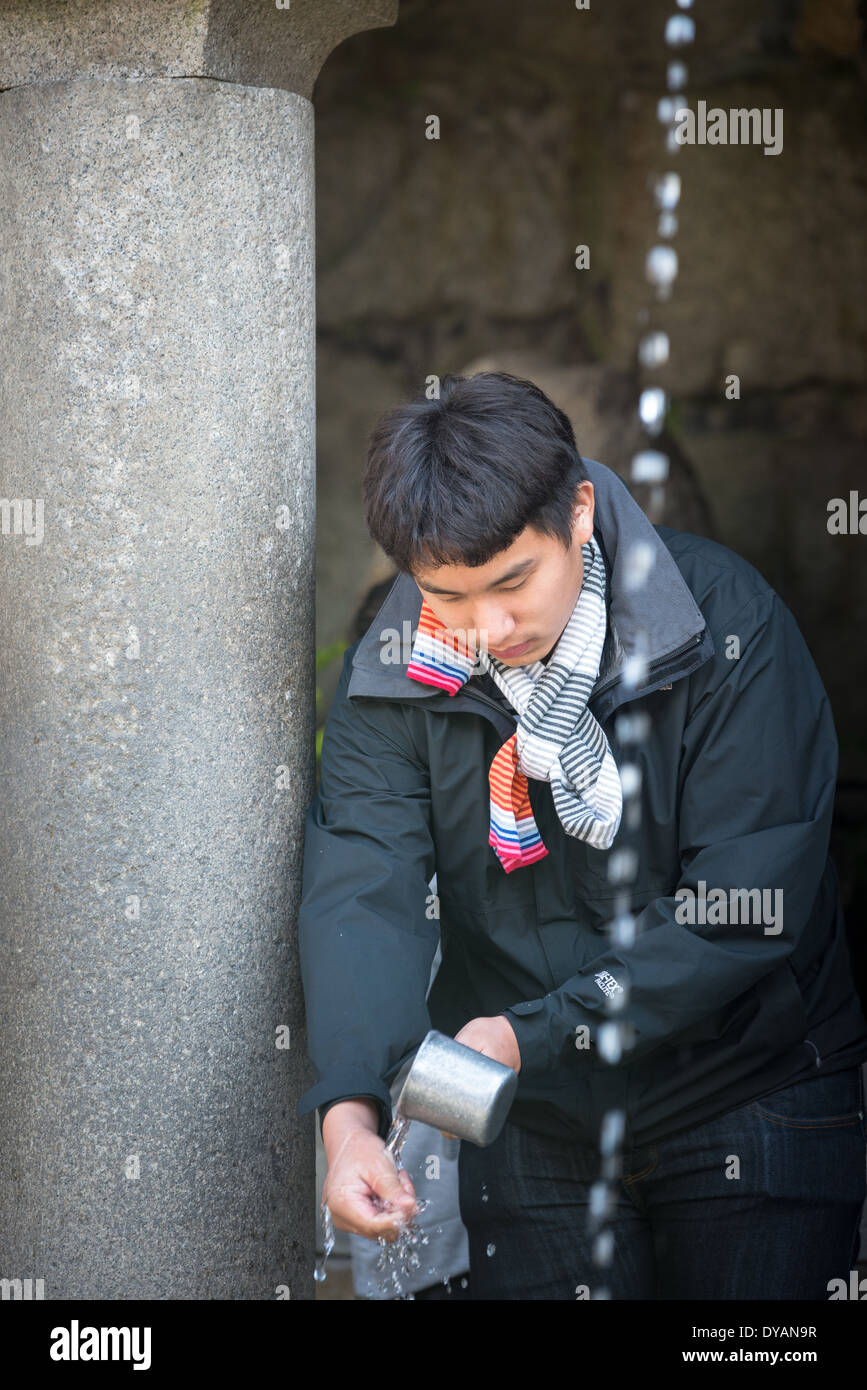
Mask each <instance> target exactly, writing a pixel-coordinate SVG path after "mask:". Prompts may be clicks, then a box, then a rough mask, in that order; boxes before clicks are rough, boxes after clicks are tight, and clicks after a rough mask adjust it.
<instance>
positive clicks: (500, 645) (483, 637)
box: [474, 604, 518, 652]
mask: <svg viewBox="0 0 867 1390" xmlns="http://www.w3.org/2000/svg"><path fill="white" fill-rule="evenodd" d="M474 622H475V623H476V644H477V646H482V645H484V646H485V648H486V649H487V650H493V651H496V652H501V651H504V650H505V649H506V648H507V647H514V646H515V645H516V642H517V635H518V634H517V628H516V624H515V620H514V618H513V617H512V616H511V615H510V614H509V612H508V611H507V610H506V609H505V608H503V607H498V606H496V605H491V604H488V605H487V606H486V607H484V608H482V609H480V610H478V611H477V612H476V614H475V615H474Z"/></svg>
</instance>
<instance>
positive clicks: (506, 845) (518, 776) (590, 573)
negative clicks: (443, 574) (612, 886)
mask: <svg viewBox="0 0 867 1390" xmlns="http://www.w3.org/2000/svg"><path fill="white" fill-rule="evenodd" d="M581 554H582V557H583V561H584V579H583V583H582V585H581V589H580V592H579V594H578V599H577V602H576V604H575V607H574V609H573V610H572V616H571V617H570V619H569V621H568V623H567V624H566V626H565V628H564V629H563V632H562V634H561V636H560V640H559V641H558V643H557V645H556V647H555V648H554V651H553V653H552V656H551V660H550V661H549V662H548V663H547V665H546V664H545V663H544V662H541V661H533V662H531V663H530V664H529V665H527V666H506V665H504V663H503V662H502V661H498V660H497V658H496V657H495V656H491V655H490V653H489V652H487V651H486V650H485V649H484V648H481V649H479V651H478V656H477V655H476V652H475V651H473V650H472V649H471V648H470V647H469V646H468V645H467V643H466V642H464V641H462V640H461V639H460V638H458V637H455V636H454V635H452V636H448V635H447V634H448V633H449V629H448V628H447V627H446V625H445V624H444V623H442V622H440V620H439V618H437V617H436V615H435V614H434V612H433V610H432V609H431V608H430V607H429V605H428V603H427V600H426V599H424V600H422V606H421V612H420V614H419V620H418V629H417V632H416V638H415V641H414V643H413V648H412V654H411V656H410V661H409V665H408V666H407V671H406V674H407V675H408V676H409V677H410V678H411V679H412V680H416V681H423V682H424V683H426V684H428V685H436V686H439V687H440V689H441V690H445V691H446V693H447V694H448V695H455V694H456V693H457V691H458V690H459V689H460V688H461V686H462V685H463V684H464V683H465V682H466V681H467V680H469V678H470V676H471V675H472V674H473V671H474V669H477V666H479V665H480V666H481V667H482V669H484V670H486V671H488V672H490V675H491V676H492V678H493V679H494V680H495V681H496V682H497V685H498V686H499V687H500V689H501V690H502V691H503V694H504V695H505V696H506V697H507V699H508V700H509V701H510V703H511V704H512V706H513V707H514V709H515V710H516V711H517V713H518V727H517V729H516V731H515V733H514V734H512V736H511V738H509V739H508V740H507V741H506V742H505V743H504V744H503V746H502V748H501V749H500V750H499V752H498V753H497V754H496V756H495V758H494V760H493V762H492V763H491V767H490V771H489V773H488V782H489V785H490V797H491V829H490V835H489V836H488V843H489V844H490V845H492V846H493V848H494V850H495V851H496V853H497V856H498V858H499V860H500V863H501V864H502V866H503V868H504V869H505V871H506V873H507V874H510V873H511V872H512V871H513V869H519V868H521V867H522V866H523V865H525V864H532V863H533V862H534V861H535V860H537V859H541V858H542V857H543V856H544V855H546V854H547V853H548V851H547V849H546V848H545V846H544V844H543V843H542V837H541V835H540V834H539V830H538V827H537V825H536V822H535V820H534V818H533V812H532V810H531V807H530V791H529V784H528V781H527V778H528V777H533V778H536V779H537V780H538V781H541V782H550V784H551V794H552V796H553V799H554V806H555V808H556V811H557V815H558V816H559V817H560V820H561V822H562V824H563V828H564V830H565V831H566V833H567V834H568V835H574V836H576V837H577V838H578V839H580V840H586V841H587V843H588V844H590V845H594V846H595V847H596V848H597V849H608V848H609V847H610V845H611V843H612V841H613V839H614V837H615V835H616V834H617V830H618V827H619V825H620V816H621V813H622V810H623V798H622V789H621V786H620V775H619V773H618V771H617V764H616V763H615V761H614V757H613V755H612V753H611V749H610V747H609V744H608V740H607V738H606V737H605V734H604V733H603V731H602V729H601V728H600V726H599V724H598V723H597V721H596V720H595V719H594V717H593V715H592V714H591V713H590V711H589V710H588V708H587V700H588V698H589V695H590V692H591V690H592V689H593V686H594V684H595V682H596V679H597V677H598V675H599V663H600V660H601V657H602V646H603V643H604V641H605V631H606V625H607V612H606V606H605V596H606V579H605V563H604V561H603V558H602V552H601V551H600V549H599V546H598V544H597V541H596V538H595V536H591V538H590V540H589V541H588V542H587V543H586V544H585V545H583V546H582V547H581Z"/></svg>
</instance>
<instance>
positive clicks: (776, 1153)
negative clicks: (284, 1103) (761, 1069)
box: [459, 1066, 867, 1301]
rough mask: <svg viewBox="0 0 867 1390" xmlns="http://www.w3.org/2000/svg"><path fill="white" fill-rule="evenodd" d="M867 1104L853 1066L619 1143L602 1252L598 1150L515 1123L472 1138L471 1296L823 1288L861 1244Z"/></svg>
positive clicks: (722, 1293) (822, 1294)
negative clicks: (595, 1205)
mask: <svg viewBox="0 0 867 1390" xmlns="http://www.w3.org/2000/svg"><path fill="white" fill-rule="evenodd" d="M864 1110H865V1105H864V1083H863V1076H862V1071H861V1067H860V1066H855V1067H852V1068H851V1069H849V1070H846V1071H840V1072H836V1073H835V1074H833V1075H831V1076H824V1077H822V1076H820V1077H813V1078H810V1079H809V1080H808V1081H801V1082H798V1084H797V1085H794V1086H788V1087H786V1088H785V1089H783V1090H780V1091H775V1092H774V1094H773V1095H769V1096H764V1097H763V1098H762V1100H761V1101H752V1102H750V1103H749V1104H748V1105H744V1106H742V1107H740V1108H739V1109H737V1110H730V1111H729V1112H728V1114H726V1115H721V1116H720V1117H719V1118H718V1119H715V1120H711V1121H709V1122H708V1123H707V1124H703V1125H699V1126H697V1127H696V1128H695V1129H690V1130H687V1131H686V1132H684V1133H682V1134H678V1135H675V1137H674V1138H672V1139H666V1140H662V1141H660V1142H659V1143H656V1144H650V1145H648V1146H647V1147H646V1148H640V1149H631V1150H623V1153H622V1158H623V1167H622V1172H621V1176H620V1178H619V1179H615V1181H614V1183H613V1186H614V1189H615V1192H616V1194H617V1201H616V1206H615V1207H614V1208H613V1209H612V1211H611V1212H610V1215H609V1217H608V1221H607V1224H609V1225H610V1227H611V1229H612V1230H613V1234H614V1244H613V1254H612V1256H611V1259H610V1263H608V1264H607V1265H603V1266H602V1267H600V1266H598V1265H597V1264H595V1263H594V1259H593V1244H594V1239H595V1236H596V1234H598V1232H599V1230H600V1227H599V1226H598V1225H595V1226H594V1227H593V1229H592V1230H589V1229H588V1204H589V1194H590V1188H591V1187H592V1185H593V1184H594V1183H596V1182H598V1181H599V1178H600V1172H601V1167H600V1165H601V1162H602V1160H601V1156H600V1154H599V1153H598V1152H597V1151H596V1150H595V1149H593V1148H581V1147H579V1146H576V1145H575V1144H573V1143H571V1142H569V1141H568V1140H562V1139H554V1138H550V1137H549V1136H547V1135H541V1134H536V1133H530V1131H529V1130H525V1129H520V1128H519V1127H518V1126H517V1125H514V1124H511V1123H507V1124H506V1125H505V1126H504V1128H503V1131H502V1133H501V1134H500V1135H499V1137H498V1138H497V1139H496V1140H495V1141H494V1143H493V1144H491V1145H490V1146H489V1147H488V1148H486V1149H480V1148H478V1147H477V1146H476V1145H474V1144H462V1145H461V1148H460V1160H459V1173H460V1207H461V1216H462V1218H463V1221H464V1224H465V1225H466V1227H467V1231H468V1233H469V1243H470V1289H471V1290H472V1297H473V1298H474V1299H495V1298H517V1299H575V1298H576V1297H583V1298H587V1297H591V1298H592V1297H599V1296H600V1295H601V1296H602V1297H605V1296H606V1294H605V1293H604V1292H603V1291H604V1290H605V1289H607V1290H608V1294H607V1296H608V1297H610V1298H612V1299H621V1298H623V1299H654V1298H655V1299H694V1298H708V1299H710V1298H715V1299H737V1298H745V1299H747V1298H748V1299H773V1298H781V1299H820V1300H823V1301H824V1300H827V1299H828V1296H829V1295H828V1281H829V1280H831V1279H835V1278H842V1279H844V1280H845V1281H846V1283H847V1284H848V1280H849V1271H850V1270H852V1269H854V1268H855V1262H856V1259H857V1256H858V1247H859V1231H858V1226H859V1221H860V1216H861V1208H862V1205H863V1203H864V1199H865V1195H867V1128H865V1116H864ZM735 1160H736V1161H735ZM736 1174H739V1176H736ZM488 1252H490V1253H488ZM581 1286H585V1288H584V1289H582V1288H581ZM588 1291H589V1292H588Z"/></svg>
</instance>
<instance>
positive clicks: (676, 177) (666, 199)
mask: <svg viewBox="0 0 867 1390" xmlns="http://www.w3.org/2000/svg"><path fill="white" fill-rule="evenodd" d="M653 200H654V202H655V203H656V206H657V207H658V208H664V209H665V210H666V211H668V212H671V211H673V209H674V208H676V207H677V205H678V203H679V202H680V174H674V173H668V174H663V175H662V178H660V179H657V180H656V182H655V183H654V185H653Z"/></svg>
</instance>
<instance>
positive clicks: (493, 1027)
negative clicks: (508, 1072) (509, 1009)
mask: <svg viewBox="0 0 867 1390" xmlns="http://www.w3.org/2000/svg"><path fill="white" fill-rule="evenodd" d="M455 1042H459V1043H463V1044H464V1046H465V1047H472V1048H474V1049H475V1051H476V1052H483V1053H484V1054H485V1056H486V1057H493V1059H494V1061H495V1062H502V1063H503V1066H504V1067H511V1068H512V1071H517V1072H519V1071H520V1070H521V1053H520V1050H519V1048H518V1039H517V1038H516V1037H515V1030H514V1029H513V1027H512V1025H511V1023H510V1022H509V1020H508V1019H507V1018H506V1017H505V1015H504V1014H497V1015H496V1016H495V1017H494V1018H471V1019H470V1021H469V1023H465V1024H464V1026H463V1028H462V1029H461V1031H460V1032H459V1033H456V1034H455Z"/></svg>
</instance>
